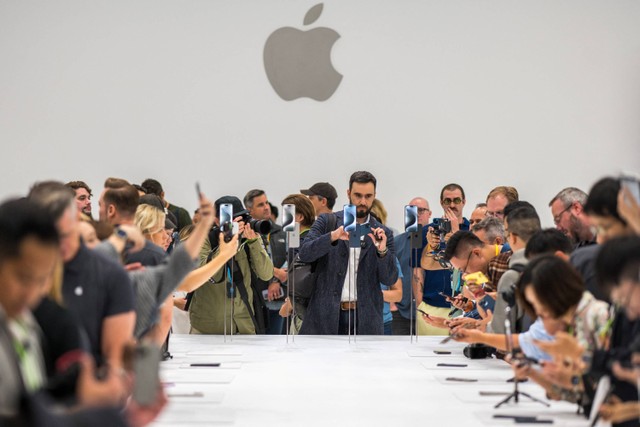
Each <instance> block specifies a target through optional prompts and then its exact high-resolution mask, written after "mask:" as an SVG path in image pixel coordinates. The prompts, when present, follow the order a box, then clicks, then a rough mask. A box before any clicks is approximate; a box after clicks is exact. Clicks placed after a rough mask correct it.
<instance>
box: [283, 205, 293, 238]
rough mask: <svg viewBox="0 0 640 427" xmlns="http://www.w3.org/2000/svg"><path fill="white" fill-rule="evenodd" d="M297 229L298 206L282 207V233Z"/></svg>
mask: <svg viewBox="0 0 640 427" xmlns="http://www.w3.org/2000/svg"><path fill="white" fill-rule="evenodd" d="M295 229H296V206H295V205H283V206H282V231H285V232H292V231H295Z"/></svg>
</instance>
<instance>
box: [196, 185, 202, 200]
mask: <svg viewBox="0 0 640 427" xmlns="http://www.w3.org/2000/svg"><path fill="white" fill-rule="evenodd" d="M196 197H197V198H198V200H200V199H201V198H202V191H200V183H199V182H196Z"/></svg>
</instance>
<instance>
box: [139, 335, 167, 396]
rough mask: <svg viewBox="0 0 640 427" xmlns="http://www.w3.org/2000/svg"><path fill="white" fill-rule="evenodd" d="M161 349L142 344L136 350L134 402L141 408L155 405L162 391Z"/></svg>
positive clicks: (152, 345) (149, 344)
mask: <svg viewBox="0 0 640 427" xmlns="http://www.w3.org/2000/svg"><path fill="white" fill-rule="evenodd" d="M161 359H162V351H161V350H160V347H158V346H157V345H154V344H151V343H140V344H138V345H137V346H136V348H135V350H134V359H133V372H134V378H135V380H134V381H135V383H134V385H133V400H135V401H136V402H138V404H140V405H141V406H150V405H152V404H154V403H155V401H156V398H157V397H158V391H159V390H160V360H161Z"/></svg>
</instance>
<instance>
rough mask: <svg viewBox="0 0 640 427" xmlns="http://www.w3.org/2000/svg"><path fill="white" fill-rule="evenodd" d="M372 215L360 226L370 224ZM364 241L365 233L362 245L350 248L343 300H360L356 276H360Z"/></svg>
mask: <svg viewBox="0 0 640 427" xmlns="http://www.w3.org/2000/svg"><path fill="white" fill-rule="evenodd" d="M370 219H371V215H369V216H367V220H366V221H365V222H364V223H362V224H360V227H362V226H367V225H369V220H370ZM363 241H364V234H363V235H362V236H360V246H358V247H356V248H349V267H348V268H347V275H346V276H345V278H344V284H343V285H342V296H341V297H340V301H341V302H346V301H358V286H357V283H356V278H357V277H358V274H357V272H358V263H359V261H360V252H361V246H362V242H363Z"/></svg>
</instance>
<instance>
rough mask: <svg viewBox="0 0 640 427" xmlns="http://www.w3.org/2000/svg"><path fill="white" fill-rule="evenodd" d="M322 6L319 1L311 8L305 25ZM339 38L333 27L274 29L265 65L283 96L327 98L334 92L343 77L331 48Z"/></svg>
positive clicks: (272, 83)
mask: <svg viewBox="0 0 640 427" xmlns="http://www.w3.org/2000/svg"><path fill="white" fill-rule="evenodd" d="M322 8H323V4H322V3H320V4H317V5H315V6H313V7H312V8H311V9H309V11H308V12H307V14H306V15H305V17H304V21H303V23H304V25H310V24H313V23H314V22H315V21H316V20H317V19H318V18H319V17H320V14H321V13H322ZM339 38H340V34H338V33H337V32H335V31H334V30H332V29H331V28H314V29H313V30H309V31H301V30H298V29H296V28H292V27H282V28H279V29H277V30H276V31H274V32H273V33H271V35H270V36H269V38H268V39H267V42H266V43H265V45H264V69H265V71H266V73H267V78H268V79H269V83H271V86H273V89H274V90H275V91H276V93H277V94H278V95H279V96H280V98H282V99H284V100H285V101H292V100H294V99H298V98H302V97H308V98H311V99H315V100H316V101H326V100H327V99H329V98H330V97H331V95H333V93H334V92H335V91H336V89H338V86H339V85H340V82H341V81H342V74H340V73H338V72H337V71H336V70H335V68H333V65H332V64H331V48H332V47H333V44H334V43H335V42H336V41H337V40H338V39H339Z"/></svg>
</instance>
